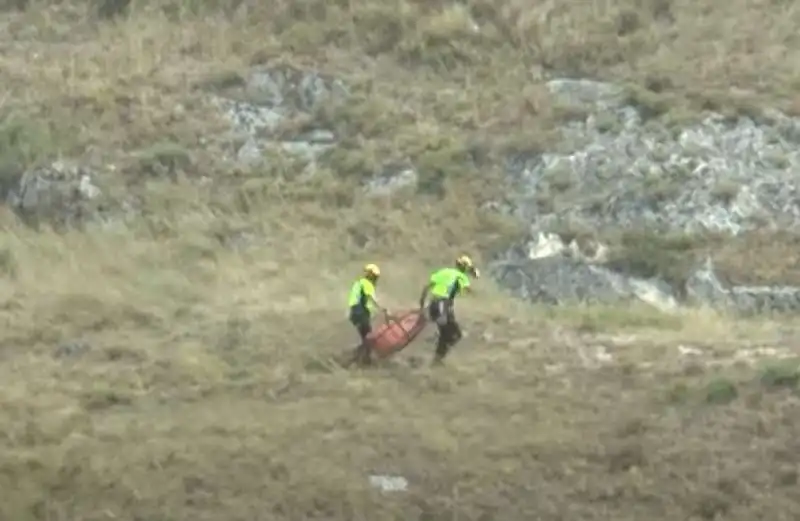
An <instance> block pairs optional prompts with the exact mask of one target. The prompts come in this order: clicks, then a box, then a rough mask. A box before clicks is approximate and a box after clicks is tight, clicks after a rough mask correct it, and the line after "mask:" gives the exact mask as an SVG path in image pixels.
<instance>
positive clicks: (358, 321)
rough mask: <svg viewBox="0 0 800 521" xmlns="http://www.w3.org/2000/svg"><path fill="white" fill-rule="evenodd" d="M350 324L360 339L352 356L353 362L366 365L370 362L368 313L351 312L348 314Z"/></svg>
mask: <svg viewBox="0 0 800 521" xmlns="http://www.w3.org/2000/svg"><path fill="white" fill-rule="evenodd" d="M350 322H351V323H352V324H353V326H354V327H355V328H356V331H357V332H358V336H359V339H360V342H359V344H358V347H356V350H355V353H354V356H353V361H354V362H358V363H359V364H368V363H369V362H370V347H369V342H368V341H367V336H369V334H370V333H372V321H371V320H370V316H369V313H367V312H365V311H363V310H357V309H356V310H353V311H351V313H350Z"/></svg>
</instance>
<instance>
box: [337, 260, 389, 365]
mask: <svg viewBox="0 0 800 521" xmlns="http://www.w3.org/2000/svg"><path fill="white" fill-rule="evenodd" d="M380 276H381V270H380V268H378V266H377V265H375V264H367V265H366V266H364V273H363V275H362V276H361V277H359V279H358V280H356V281H355V282H354V283H353V286H352V287H351V289H350V296H349V298H348V302H347V305H348V306H349V307H350V315H349V318H350V323H351V324H353V326H354V327H355V328H356V331H358V335H359V337H360V338H361V343H360V344H359V345H358V347H357V348H356V352H355V356H354V359H353V361H354V362H356V361H357V362H359V363H364V364H368V363H370V361H371V353H370V348H369V344H368V343H367V335H369V334H370V333H371V332H372V319H373V318H374V314H375V311H376V310H378V309H380V310H382V311H383V313H384V314H388V313H389V312H388V310H386V308H383V307H381V305H380V304H379V303H378V300H377V296H376V294H375V286H376V285H377V284H378V279H379V278H380Z"/></svg>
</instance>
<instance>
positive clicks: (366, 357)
mask: <svg viewBox="0 0 800 521" xmlns="http://www.w3.org/2000/svg"><path fill="white" fill-rule="evenodd" d="M371 355H372V353H371V352H370V348H369V345H368V344H366V343H363V344H361V345H360V346H358V347H357V348H356V362H357V363H358V365H360V366H367V365H371V364H372V356H371Z"/></svg>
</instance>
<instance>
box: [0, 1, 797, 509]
mask: <svg viewBox="0 0 800 521" xmlns="http://www.w3.org/2000/svg"><path fill="white" fill-rule="evenodd" d="M20 4H21V5H19V6H17V7H14V9H13V10H11V9H10V10H8V11H4V12H3V13H2V14H0V26H1V27H2V31H0V81H2V84H3V86H4V87H5V89H6V95H4V96H3V97H0V111H2V112H1V113H0V117H2V125H0V166H2V169H0V173H2V174H3V175H2V187H3V190H4V191H5V192H6V194H7V195H8V205H7V207H6V208H4V210H3V212H4V213H3V214H2V218H1V219H0V222H1V223H2V228H3V234H2V236H1V237H0V269H2V271H3V274H4V277H3V279H2V286H1V287H2V293H1V294H0V295H1V297H0V298H2V305H0V316H1V317H2V320H3V329H2V331H0V357H2V364H0V378H2V382H3V385H2V386H0V404H1V405H2V407H0V428H2V433H3V435H4V443H3V444H2V446H0V468H2V470H3V472H2V473H0V490H3V491H4V492H5V494H4V496H3V497H4V500H3V502H0V518H2V519H15V520H17V519H18V520H41V519H70V520H72V521H95V520H98V521H99V520H101V519H125V520H135V519H165V520H175V521H183V520H201V521H202V520H219V519H225V520H253V519H269V520H281V519H286V520H289V519H292V520H294V519H300V518H311V519H342V520H345V519H347V520H353V519H387V520H388V519H398V520H399V519H403V520H408V519H417V520H440V519H456V518H457V519H460V520H476V521H477V520H482V521H485V520H489V519H522V518H540V519H553V520H556V519H573V518H580V519H598V520H600V519H631V520H632V519H637V520H638V519H654V520H659V519H698V520H699V519H715V518H720V517H724V518H725V519H731V520H738V519H741V520H745V519H747V520H752V519H758V518H767V517H769V518H770V519H775V520H783V519H787V520H788V519H794V518H796V517H797V514H798V511H799V510H800V503H799V502H798V499H797V494H796V490H795V489H796V482H797V470H798V466H797V465H798V461H797V455H796V454H797V451H796V450H793V449H794V448H795V447H794V445H795V443H796V442H795V440H796V439H797V438H798V436H797V434H798V432H797V430H798V424H797V422H796V421H795V418H796V416H797V414H796V412H797V411H796V408H797V406H798V400H797V394H796V392H797V385H798V376H797V374H798V373H797V364H796V363H795V362H794V358H792V357H793V349H795V344H796V339H797V338H798V332H797V331H796V325H794V324H792V323H791V322H792V321H791V320H784V319H779V318H770V317H760V318H758V319H755V318H753V319H747V320H745V319H736V318H733V317H725V316H722V315H720V314H716V313H712V312H711V311H707V310H689V309H687V310H679V311H676V312H674V313H662V312H658V311H655V310H652V309H641V308H637V307H628V306H621V305H620V306H614V307H610V306H605V307H602V306H592V307H568V306H564V307H558V308H550V307H545V306H530V305H528V304H526V303H524V302H521V301H519V300H516V299H514V298H512V297H511V296H509V295H507V294H505V293H503V292H501V291H500V290H499V289H498V288H497V287H496V286H495V284H494V283H493V281H491V280H488V279H487V280H482V281H480V283H479V290H480V291H479V294H478V295H476V298H475V299H472V300H465V301H464V302H463V304H460V308H459V313H460V314H461V315H462V317H463V321H464V326H465V328H466V329H467V332H468V335H467V338H466V339H465V340H464V342H463V344H462V345H461V346H459V348H458V349H457V350H456V351H455V352H454V353H453V355H452V358H451V359H450V360H449V364H448V365H447V366H446V367H444V368H440V369H438V370H433V369H431V368H429V367H428V366H427V361H428V359H429V357H430V355H431V349H430V339H429V338H427V335H425V336H426V338H423V339H421V340H420V341H419V342H418V343H416V344H414V345H413V346H412V347H411V348H409V350H408V351H407V352H404V353H402V354H401V355H400V356H398V357H396V358H395V359H392V360H390V361H388V362H386V363H385V364H382V365H381V366H379V367H377V368H375V369H373V370H363V371H362V370H344V369H342V368H341V367H340V366H339V365H338V364H337V363H336V361H337V359H338V358H339V357H340V356H341V355H342V353H344V352H346V350H347V348H348V347H349V346H350V345H351V344H352V342H353V333H352V331H350V329H349V327H348V325H347V324H346V322H345V321H344V315H345V311H344V309H343V308H342V305H343V303H344V297H345V291H346V289H347V287H348V284H349V282H350V281H351V279H352V277H354V276H356V275H357V273H358V270H359V268H360V266H361V265H362V264H363V263H364V262H365V261H368V260H369V261H374V262H378V263H380V264H381V266H382V268H383V271H384V274H385V277H384V279H383V280H382V282H381V291H382V292H383V294H384V296H385V299H387V301H388V303H389V305H390V306H391V307H393V308H402V307H405V306H409V305H413V302H414V300H415V298H416V296H417V295H416V293H417V291H418V288H417V286H418V285H419V283H420V282H421V281H422V280H423V278H424V276H425V274H426V273H427V272H428V270H429V269H431V267H433V266H436V265H439V264H441V263H446V262H449V261H450V259H451V258H452V256H453V255H455V254H456V253H458V252H461V251H469V252H473V253H474V255H475V257H476V258H478V259H481V258H484V259H485V258H488V256H489V254H490V253H491V252H493V251H496V250H498V249H503V248H505V247H507V246H508V245H509V244H511V243H513V242H515V241H517V240H520V239H521V238H522V237H523V235H524V232H525V231H526V228H527V224H528V223H524V222H523V223H520V222H518V221H515V220H514V219H513V218H512V217H509V216H507V215H503V214H502V213H497V212H494V211H491V207H492V205H491V204H488V203H496V202H497V201H498V200H501V199H503V198H504V197H505V196H506V195H507V194H508V192H507V190H508V189H509V188H508V187H507V186H506V183H504V172H505V171H504V164H505V160H506V159H507V158H508V157H509V155H511V154H512V153H513V154H522V153H534V152H538V151H541V150H542V149H543V148H545V147H551V146H552V147H557V146H558V144H559V135H560V134H559V133H558V130H559V128H560V126H561V125H563V124H564V122H565V121H569V120H571V119H574V118H575V117H576V116H575V112H574V110H573V109H571V108H570V107H563V106H560V105H559V104H557V103H555V101H554V99H553V98H552V97H551V96H550V95H549V94H548V90H547V88H546V80H547V79H548V78H550V77H551V76H553V75H554V74H559V75H574V76H577V77H592V78H599V79H604V80H611V81H614V82H616V83H619V84H624V85H625V95H626V96H628V97H629V100H630V101H631V102H636V103H637V104H639V105H642V106H650V107H653V114H654V118H656V120H657V121H658V122H659V124H662V125H674V126H675V128H679V126H680V125H682V124H683V123H684V121H685V119H686V118H689V119H691V118H692V117H694V115H695V114H694V110H695V109H697V108H713V109H714V110H718V111H721V112H725V113H728V114H730V115H736V114H742V113H746V114H749V115H754V114H755V113H756V112H758V111H757V110H756V108H757V107H776V108H779V109H781V110H783V111H785V112H787V113H789V114H791V113H792V111H791V108H792V102H793V99H792V98H791V96H792V95H793V92H794V86H795V85H796V74H797V71H796V68H794V67H793V66H792V64H793V63H794V61H793V60H794V58H796V55H797V53H798V48H797V45H796V42H795V39H796V36H795V33H796V27H797V22H800V20H798V16H800V15H799V14H798V12H800V11H798V10H797V8H796V7H794V6H793V5H792V4H786V3H783V4H781V3H776V2H772V3H764V4H763V5H762V4H757V5H756V4H753V2H744V1H731V2H729V3H719V2H711V1H710V0H709V1H702V2H688V1H683V0H674V1H672V2H662V1H658V2H639V1H633V0H631V1H624V0H619V1H615V2H608V3H606V4H585V3H580V4H579V3H575V4H573V5H561V4H558V5H556V4H555V3H550V2H544V3H539V4H537V6H535V7H530V6H527V5H523V4H521V3H519V4H518V3H516V2H512V1H508V2H481V1H475V2H468V3H464V4H461V3H457V4H450V3H443V2H433V3H431V2H425V3H422V2H419V3H417V2H394V3H378V2H367V1H361V0H355V1H351V2H347V3H342V2H330V1H327V2H322V1H315V0H308V1H299V2H298V1H294V2H285V3H283V2H278V1H260V2H257V1H252V2H249V1H243V2H166V3H164V2H160V3H155V2H153V3H152V4H148V3H147V2H127V3H126V2H112V1H105V2H86V3H81V2H77V1H74V2H71V3H64V2H53V3H52V5H49V4H48V3H46V2H42V3H36V5H34V2H31V5H25V2H22V3H20ZM129 4H130V5H129ZM731 86H734V87H736V88H735V89H731V88H730V87H731ZM656 109H657V110H656ZM56 160H63V161H61V162H56ZM74 165H78V166H79V167H78V166H74ZM398 173H399V174H401V175H400V181H397V176H396V175H395V174H398ZM406 181H408V182H406ZM393 183H396V184H393ZM387 186H389V188H390V189H387V188H386V187H387ZM397 186H402V187H401V188H397ZM376 187H377V188H376ZM376 189H377V190H378V191H380V190H383V189H386V190H387V191H388V192H389V193H390V196H389V197H370V196H368V194H369V193H370V192H371V193H373V194H374V193H375V191H376ZM764 241H765V243H766V244H769V243H770V236H769V235H766V238H765V239H764ZM645 242H646V240H645V239H643V240H642V244H645ZM786 243H790V242H789V241H787V242H786ZM786 243H783V244H786ZM730 244H731V243H723V244H722V245H721V246H720V248H721V251H723V252H727V253H728V258H736V259H744V260H742V261H741V262H740V263H738V264H737V265H736V268H737V269H740V272H741V271H744V272H746V271H747V269H744V268H742V265H743V264H742V263H751V262H752V263H753V266H757V267H758V270H759V272H760V273H769V274H770V275H771V276H772V277H773V278H774V279H775V280H782V275H784V272H790V271H791V270H792V269H794V268H793V266H792V265H791V263H788V262H787V258H788V257H789V253H791V251H789V252H788V253H786V254H785V255H782V256H780V257H778V256H775V262H770V260H769V256H767V255H762V256H760V257H757V256H754V255H751V256H749V257H741V256H740V255H738V254H737V253H736V250H735V249H731V248H732V246H730ZM710 245H711V246H716V245H717V243H710ZM627 246H628V250H637V251H639V250H640V249H637V248H635V247H630V245H627ZM706 246H709V245H706ZM704 247H705V246H704ZM776 251H781V250H779V249H777V250H776ZM661 252H663V251H662V250H658V251H656V252H654V253H649V254H648V255H651V256H658V255H659V254H660V253H661ZM756 257H757V258H756ZM670 258H674V257H670ZM381 475H389V476H395V477H398V478H399V477H402V478H403V479H404V480H405V482H406V487H405V490H396V491H391V490H390V491H381V490H379V489H378V488H377V487H376V486H375V483H379V482H380V481H381V480H380V479H378V477H379V476H381Z"/></svg>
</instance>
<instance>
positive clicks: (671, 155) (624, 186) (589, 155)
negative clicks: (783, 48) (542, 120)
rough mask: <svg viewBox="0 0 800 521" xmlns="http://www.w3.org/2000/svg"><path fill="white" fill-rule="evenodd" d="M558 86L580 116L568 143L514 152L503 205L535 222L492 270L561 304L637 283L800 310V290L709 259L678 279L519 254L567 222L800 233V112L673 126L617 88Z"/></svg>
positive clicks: (628, 293) (740, 304) (699, 297)
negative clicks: (722, 276) (721, 275)
mask: <svg viewBox="0 0 800 521" xmlns="http://www.w3.org/2000/svg"><path fill="white" fill-rule="evenodd" d="M548 87H549V88H550V91H551V93H552V94H553V95H554V96H555V97H556V98H557V99H558V100H560V103H561V104H562V105H564V106H567V107H569V108H570V110H572V111H573V113H574V114H581V115H582V116H580V117H576V118H575V119H574V120H573V121H570V122H569V123H567V124H566V125H565V126H564V128H563V129H562V136H563V141H562V143H561V145H562V150H561V151H558V152H555V151H554V152H545V153H533V154H527V155H525V154H522V155H518V156H516V157H512V158H509V160H508V164H507V172H508V176H509V180H510V181H511V183H512V185H513V186H514V191H513V192H514V193H513V194H512V196H511V197H510V198H509V199H508V200H507V201H506V202H505V203H504V204H505V206H504V207H503V210H504V211H505V212H507V213H508V214H511V215H513V216H515V217H517V218H518V219H520V220H522V221H523V222H525V223H527V224H528V225H529V226H530V232H531V239H530V240H528V241H526V244H523V245H520V246H519V247H517V248H515V250H514V252H506V253H504V254H502V255H500V256H499V257H498V259H497V260H496V262H495V263H494V265H493V266H494V268H493V273H494V274H495V276H496V277H497V279H498V280H499V281H500V283H501V284H503V285H505V286H507V287H509V289H510V290H511V291H513V292H515V293H516V294H518V295H520V296H524V297H525V298H528V299H529V300H542V301H545V302H555V303H560V302H566V301H568V300H581V301H605V302H612V301H617V300H619V299H638V298H639V297H638V296H637V293H636V290H635V289H634V287H636V288H642V287H647V288H649V289H648V292H649V293H650V294H651V295H654V294H657V295H659V296H658V297H657V298H656V299H655V300H656V301H658V302H662V303H663V302H665V301H666V300H670V299H675V298H677V297H676V295H681V296H685V297H686V298H687V299H688V300H687V302H692V303H702V304H706V305H712V306H717V307H725V308H727V309H736V310H739V311H744V312H764V311H788V310H793V311H797V310H800V298H798V297H800V288H794V287H725V286H724V285H723V284H722V283H721V282H720V281H719V279H718V278H717V275H716V273H715V271H714V269H713V266H712V265H711V261H710V260H709V261H708V262H706V264H705V265H704V266H701V267H698V269H697V271H696V272H694V273H692V274H690V275H689V276H688V277H687V282H686V285H685V287H681V288H676V287H670V286H669V285H665V284H664V281H652V280H650V281H643V280H641V279H638V278H636V277H633V276H631V275H630V274H629V273H620V272H617V271H614V270H611V269H609V268H608V267H606V266H603V265H602V264H599V265H598V264H592V263H589V262H587V261H586V260H585V259H576V258H575V257H574V256H568V255H565V254H564V252H563V251H559V252H557V253H554V254H552V255H547V256H544V257H536V256H531V255H529V254H527V253H524V254H521V253H520V252H526V251H527V250H530V249H531V247H534V249H535V247H537V244H538V243H540V242H541V241H542V237H543V236H546V235H543V234H547V233H548V232H551V231H553V230H556V229H558V228H559V227H561V226H563V223H565V222H566V223H570V224H571V225H572V226H578V227H582V228H583V229H587V230H592V231H598V232H599V231H602V230H630V229H649V230H653V231H656V232H673V233H674V232H680V233H683V234H697V233H703V232H715V233H718V234H728V235H730V236H735V235H738V234H741V233H743V232H746V231H749V230H756V229H760V230H764V229H772V230H790V231H800V149H798V144H800V120H798V119H795V118H790V117H788V116H786V115H783V114H781V113H779V112H777V111H772V112H767V113H766V114H765V116H764V118H762V119H759V120H755V119H752V118H748V117H740V118H738V119H736V120H731V119H729V118H725V117H723V116H721V115H718V114H709V115H708V116H707V117H706V118H705V119H703V120H702V121H700V122H699V123H695V124H692V125H688V126H678V125H676V126H675V127H674V128H668V127H666V126H665V125H663V124H661V123H656V122H654V121H648V120H647V118H646V115H647V114H646V110H644V109H643V108H642V107H639V106H636V105H635V104H632V102H631V98H630V97H629V96H628V95H627V94H626V92H625V91H624V90H623V89H621V88H618V87H616V86H613V85H608V84H603V83H599V82H593V81H588V80H554V81H551V82H550V83H549V84H548ZM509 258H513V259H514V260H513V261H509ZM665 299H666V300H665Z"/></svg>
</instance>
